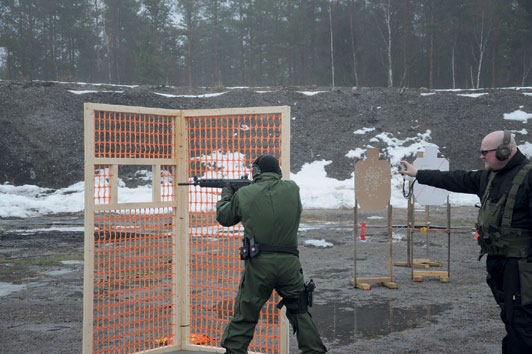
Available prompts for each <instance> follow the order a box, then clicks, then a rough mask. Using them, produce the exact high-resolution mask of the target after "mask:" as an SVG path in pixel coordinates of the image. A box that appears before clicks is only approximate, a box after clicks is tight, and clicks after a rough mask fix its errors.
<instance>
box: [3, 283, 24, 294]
mask: <svg viewBox="0 0 532 354" xmlns="http://www.w3.org/2000/svg"><path fill="white" fill-rule="evenodd" d="M25 287H26V285H17V284H12V283H5V282H1V281H0V297H1V296H6V295H9V294H11V293H14V292H17V291H20V290H22V289H24V288H25Z"/></svg>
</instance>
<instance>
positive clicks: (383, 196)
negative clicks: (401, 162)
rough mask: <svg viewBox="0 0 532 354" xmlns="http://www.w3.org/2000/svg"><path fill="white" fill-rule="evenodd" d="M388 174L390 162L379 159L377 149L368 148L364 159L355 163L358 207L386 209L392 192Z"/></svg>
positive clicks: (389, 172)
mask: <svg viewBox="0 0 532 354" xmlns="http://www.w3.org/2000/svg"><path fill="white" fill-rule="evenodd" d="M390 174H391V170H390V163H389V162H388V161H386V160H379V149H377V148H368V149H367V150H366V160H362V161H358V162H357V163H356V164H355V200H356V201H357V202H358V204H359V206H360V209H363V210H384V209H386V207H387V206H388V204H389V203H390V197H391V194H392V189H391V179H390Z"/></svg>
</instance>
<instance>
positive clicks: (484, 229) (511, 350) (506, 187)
mask: <svg viewBox="0 0 532 354" xmlns="http://www.w3.org/2000/svg"><path fill="white" fill-rule="evenodd" d="M480 158H481V159H482V160H483V161H484V170H480V171H448V172H443V171H434V170H417V169H416V168H415V167H414V166H413V165H411V164H410V163H408V162H406V161H401V163H402V164H403V165H404V169H403V170H402V171H401V172H400V173H402V174H403V175H408V176H411V177H415V178H416V179H417V182H419V183H420V184H426V185H429V186H433V187H437V188H443V189H446V190H449V191H452V192H458V193H470V194H476V195H477V196H478V197H479V198H480V201H481V206H480V209H479V215H478V223H477V232H478V239H477V240H478V243H479V245H480V248H481V251H480V252H481V255H480V257H482V256H483V255H484V254H487V259H486V269H487V273H488V274H487V278H486V281H487V283H488V285H489V286H490V288H491V291H492V293H493V296H494V297H495V300H496V301H497V303H498V304H499V305H500V307H501V319H502V321H503V322H504V324H505V327H506V336H505V337H504V339H503V341H502V352H503V354H525V353H532V191H531V188H532V173H530V170H531V166H532V164H531V163H530V162H529V161H528V160H527V159H526V157H525V156H524V155H523V154H522V153H521V152H520V151H519V149H518V148H517V147H516V144H515V140H514V138H513V137H512V135H511V133H510V131H495V132H492V133H490V134H488V135H486V136H485V137H484V139H483V140H482V144H481V147H480ZM480 257H479V259H480Z"/></svg>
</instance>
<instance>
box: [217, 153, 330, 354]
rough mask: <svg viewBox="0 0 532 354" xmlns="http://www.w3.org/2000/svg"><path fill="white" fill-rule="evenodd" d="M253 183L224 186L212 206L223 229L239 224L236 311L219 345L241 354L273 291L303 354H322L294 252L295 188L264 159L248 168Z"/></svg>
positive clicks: (297, 206)
mask: <svg viewBox="0 0 532 354" xmlns="http://www.w3.org/2000/svg"><path fill="white" fill-rule="evenodd" d="M252 168H253V170H252V175H253V182H252V183H251V184H250V185H248V186H245V187H242V188H240V189H238V190H237V191H236V192H235V191H234V190H233V188H232V187H231V186H230V185H228V186H226V187H224V189H223V190H222V198H221V199H220V200H219V201H218V203H217V204H216V220H217V221H218V222H219V223H220V224H221V225H223V226H232V225H235V224H237V223H239V222H242V225H243V226H244V246H243V247H242V248H241V250H240V256H241V258H242V259H243V260H244V262H245V268H244V272H243V274H242V277H241V280H240V287H239V291H238V294H237V296H236V300H235V310H234V314H233V317H232V318H231V321H230V322H229V324H228V325H227V326H226V328H225V330H224V333H223V336H222V342H221V345H222V347H224V348H225V349H226V353H232V354H246V353H247V352H248V351H247V349H248V346H249V343H250V342H251V340H252V339H253V334H254V332H255V326H256V324H257V321H258V320H259V315H260V310H261V308H262V306H263V305H264V303H265V302H266V301H267V300H268V299H269V298H270V296H271V294H272V291H273V290H274V289H275V290H276V291H277V293H278V294H279V295H280V296H281V297H282V301H281V303H280V305H284V306H286V315H287V317H288V319H289V321H290V324H291V325H292V328H293V330H294V332H295V333H296V336H297V341H298V345H299V349H300V350H301V352H302V353H304V354H321V353H325V352H327V348H326V347H325V346H324V345H323V343H322V341H321V339H320V335H319V333H318V330H317V329H316V326H315V324H314V322H313V320H312V317H311V316H310V314H309V313H308V305H309V303H308V299H309V291H308V290H312V289H308V287H307V286H306V285H305V282H304V279H303V270H302V268H301V263H300V261H299V257H298V256H299V252H298V250H297V231H298V228H299V220H300V217H301V211H302V207H301V199H300V196H299V187H298V186H297V184H296V183H295V182H293V181H285V180H281V168H280V167H279V161H278V160H277V158H275V157H273V156H270V155H265V156H260V157H259V158H257V159H256V160H255V161H254V162H253V165H252Z"/></svg>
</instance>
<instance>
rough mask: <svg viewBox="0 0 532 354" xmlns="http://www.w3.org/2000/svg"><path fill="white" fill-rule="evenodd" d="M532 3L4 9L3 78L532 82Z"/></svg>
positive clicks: (216, 2) (164, 1)
mask: <svg viewBox="0 0 532 354" xmlns="http://www.w3.org/2000/svg"><path fill="white" fill-rule="evenodd" d="M531 70H532V1H530V0H445V1H443V0H54V1H53V0H0V79H5V80H20V81H32V80H48V81H49V80H52V81H82V82H105V83H111V84H127V85H129V84H149V85H172V86H188V87H200V86H202V87H212V88H223V87H226V86H227V87H229V86H255V87H256V86H331V87H335V86H346V87H349V86H357V87H364V86H366V87H376V86H381V87H383V86H385V87H413V88H419V87H425V88H428V89H432V88H480V87H506V86H530V85H532V73H531Z"/></svg>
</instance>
